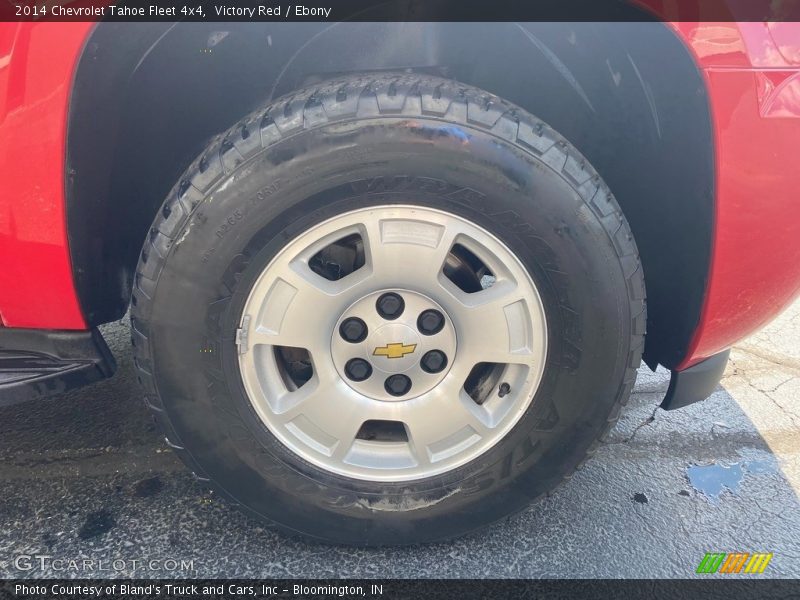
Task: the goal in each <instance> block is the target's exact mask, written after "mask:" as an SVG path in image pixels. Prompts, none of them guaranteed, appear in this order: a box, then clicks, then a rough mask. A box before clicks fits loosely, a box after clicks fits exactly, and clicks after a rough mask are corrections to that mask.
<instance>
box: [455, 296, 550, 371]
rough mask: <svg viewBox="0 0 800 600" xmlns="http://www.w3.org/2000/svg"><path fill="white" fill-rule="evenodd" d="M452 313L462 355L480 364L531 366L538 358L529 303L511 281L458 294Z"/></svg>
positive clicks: (467, 360)
mask: <svg viewBox="0 0 800 600" xmlns="http://www.w3.org/2000/svg"><path fill="white" fill-rule="evenodd" d="M455 296H456V299H457V302H458V304H457V306H456V308H455V309H454V310H452V311H451V314H452V317H453V319H454V320H455V321H456V323H457V327H458V332H459V337H460V344H459V345H460V348H459V356H460V358H461V359H462V360H464V361H466V362H472V365H473V366H474V365H475V364H477V363H479V362H494V363H510V364H530V363H531V362H532V361H533V360H535V359H536V358H537V357H536V356H535V348H534V347H533V345H534V344H533V338H534V332H533V328H532V323H531V319H530V314H529V308H528V304H527V300H526V299H525V298H524V297H523V296H522V295H521V293H520V290H519V288H518V286H517V285H516V284H514V283H512V282H510V281H502V282H497V283H496V284H495V285H493V286H492V287H490V288H488V289H486V290H483V291H481V292H477V293H474V294H466V293H464V292H461V291H458V292H457V293H455Z"/></svg>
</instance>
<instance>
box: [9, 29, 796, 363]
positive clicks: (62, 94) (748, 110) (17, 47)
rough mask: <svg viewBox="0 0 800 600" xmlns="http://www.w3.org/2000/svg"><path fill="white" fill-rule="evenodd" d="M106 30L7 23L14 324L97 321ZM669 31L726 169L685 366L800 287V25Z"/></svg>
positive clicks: (763, 317) (759, 322)
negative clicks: (83, 86) (94, 64)
mask: <svg viewBox="0 0 800 600" xmlns="http://www.w3.org/2000/svg"><path fill="white" fill-rule="evenodd" d="M94 26H95V24H94V23H86V22H74V23H52V22H46V23H35V22H19V23H0V171H2V173H3V177H2V178H1V179H0V257H2V264H0V322H1V323H2V326H4V327H6V328H33V329H47V330H86V329H87V328H88V327H89V323H87V319H86V318H85V316H84V313H83V311H82V307H81V303H80V300H79V298H78V294H77V293H76V286H75V283H74V279H73V277H74V274H73V265H72V263H71V258H70V249H69V241H68V232H67V219H66V209H65V182H66V175H67V174H66V173H65V165H66V147H67V138H68V135H69V131H68V111H69V106H70V101H71V97H72V92H73V80H74V77H75V72H76V68H77V65H78V61H79V59H80V56H81V52H82V49H83V47H84V44H85V43H86V40H87V37H88V36H89V35H90V33H91V31H92V29H93V27H94ZM670 27H672V28H673V29H674V31H675V33H676V34H677V35H678V36H679V37H680V39H681V40H682V41H683V43H684V44H685V46H686V47H687V48H688V49H689V51H690V52H691V54H692V55H693V57H694V59H695V61H696V63H697V65H698V68H699V70H700V71H701V73H702V75H703V78H704V81H705V85H706V88H707V94H708V98H709V100H710V112H711V118H712V130H713V145H714V157H715V158H714V160H715V174H714V177H715V179H716V182H715V183H716V186H715V197H714V217H715V221H714V226H713V232H714V233H713V241H712V250H711V257H710V269H709V277H708V279H707V281H706V284H705V291H704V301H703V308H702V313H701V316H700V319H699V322H697V325H696V328H695V330H694V333H693V336H692V339H691V343H690V344H689V345H688V346H687V347H686V348H685V351H684V353H683V357H682V358H681V359H680V361H679V362H678V364H677V365H674V370H675V371H681V370H684V369H687V368H689V367H692V366H693V365H695V364H697V363H699V362H700V361H702V360H704V359H706V358H708V357H711V356H714V355H716V354H718V353H720V352H722V351H724V350H725V349H726V348H729V347H730V346H731V345H732V344H734V343H735V342H737V341H738V340H740V339H742V338H743V337H745V336H747V335H748V334H750V333H752V332H754V331H755V330H757V329H758V328H760V327H761V326H763V325H764V324H765V323H767V322H768V321H769V320H770V319H772V318H773V317H775V316H776V315H777V314H778V313H779V312H780V311H781V310H782V309H783V308H785V307H786V306H787V305H788V304H789V303H790V302H791V301H792V300H793V298H795V297H796V296H797V294H798V291H800V243H798V240H800V210H798V195H797V186H796V183H795V179H796V175H797V173H798V172H800V152H798V141H799V140H800V24H798V23H735V22H722V23H719V22H718V23H708V22H675V23H671V24H670ZM32 131H35V132H37V133H36V135H35V136H31V132H32ZM698 143H702V142H701V140H698ZM675 302H676V303H680V302H681V298H675Z"/></svg>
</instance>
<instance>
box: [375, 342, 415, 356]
mask: <svg viewBox="0 0 800 600" xmlns="http://www.w3.org/2000/svg"><path fill="white" fill-rule="evenodd" d="M416 349H417V345H416V344H408V345H406V344H401V343H397V344H386V345H385V346H380V347H378V348H375V352H373V353H372V354H373V355H374V356H385V357H386V358H403V357H404V356H405V355H406V354H411V353H412V352H414V350H416Z"/></svg>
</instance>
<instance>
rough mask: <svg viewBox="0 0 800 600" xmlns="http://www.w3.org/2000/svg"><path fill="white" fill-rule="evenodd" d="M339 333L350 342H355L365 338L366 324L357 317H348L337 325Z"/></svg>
mask: <svg viewBox="0 0 800 600" xmlns="http://www.w3.org/2000/svg"><path fill="white" fill-rule="evenodd" d="M339 335H341V336H342V338H344V340H345V341H347V342H350V343H351V344H357V343H358V342H363V341H364V340H365V339H367V324H366V323H364V321H362V320H361V319H359V318H358V317H350V318H349V319H345V320H344V321H342V324H341V325H339Z"/></svg>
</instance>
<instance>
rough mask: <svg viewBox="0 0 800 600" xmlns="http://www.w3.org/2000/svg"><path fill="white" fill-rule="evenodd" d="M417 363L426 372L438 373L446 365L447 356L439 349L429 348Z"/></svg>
mask: <svg viewBox="0 0 800 600" xmlns="http://www.w3.org/2000/svg"><path fill="white" fill-rule="evenodd" d="M419 364H420V366H421V367H422V370H423V371H425V372H426V373H440V372H442V371H443V370H444V368H445V367H446V366H447V356H446V355H445V353H444V352H442V351H441V350H429V351H428V352H426V353H425V354H424V355H423V356H422V360H421V361H420V363H419Z"/></svg>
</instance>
